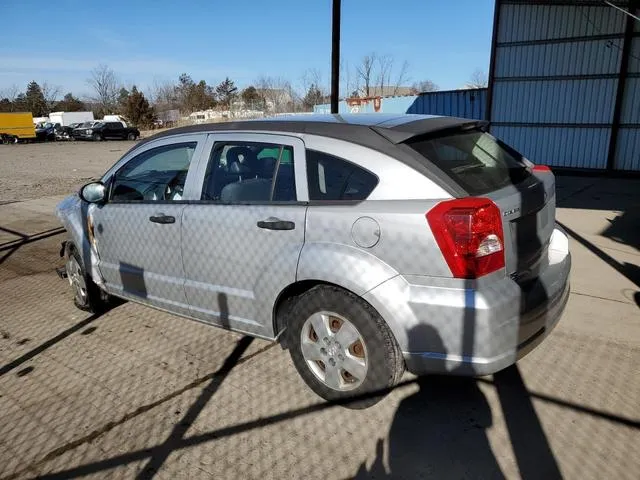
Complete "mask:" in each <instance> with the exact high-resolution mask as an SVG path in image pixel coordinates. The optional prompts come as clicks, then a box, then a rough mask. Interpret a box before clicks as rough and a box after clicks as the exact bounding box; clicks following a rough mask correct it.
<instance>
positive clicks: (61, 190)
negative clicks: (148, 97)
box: [0, 141, 135, 204]
mask: <svg viewBox="0 0 640 480" xmlns="http://www.w3.org/2000/svg"><path fill="white" fill-rule="evenodd" d="M133 145H135V142H128V141H109V142H96V143H93V142H55V143H54V142H51V143H35V144H19V145H0V178H2V188H1V189H0V204H3V203H10V202H15V201H22V200H29V199H33V198H39V197H46V196H50V195H63V194H65V193H71V192H73V191H74V190H77V189H78V188H79V187H80V186H82V185H83V184H84V183H87V182H89V181H91V180H92V179H93V178H97V177H100V176H101V175H102V174H103V173H104V172H106V171H107V170H108V169H109V167H111V166H112V165H113V164H114V163H115V162H116V161H118V159H120V157H122V155H124V154H125V153H126V152H127V151H128V150H129V149H130V148H131V147H132V146H133Z"/></svg>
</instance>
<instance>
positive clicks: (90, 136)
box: [73, 122, 140, 141]
mask: <svg viewBox="0 0 640 480" xmlns="http://www.w3.org/2000/svg"><path fill="white" fill-rule="evenodd" d="M139 136H140V131H139V130H138V129H137V128H135V127H125V126H124V125H123V124H122V123H121V122H96V123H94V124H93V125H90V126H88V127H85V126H84V125H83V126H82V127H80V128H76V129H74V130H73V137H74V138H75V139H77V140H96V141H100V140H136V139H137V138H138V137H139Z"/></svg>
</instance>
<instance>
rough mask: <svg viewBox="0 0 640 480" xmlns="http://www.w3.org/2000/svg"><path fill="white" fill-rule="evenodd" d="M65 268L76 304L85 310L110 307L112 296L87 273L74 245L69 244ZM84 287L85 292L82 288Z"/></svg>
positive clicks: (98, 309)
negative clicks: (82, 291) (81, 290)
mask: <svg viewBox="0 0 640 480" xmlns="http://www.w3.org/2000/svg"><path fill="white" fill-rule="evenodd" d="M66 259H67V261H66V263H65V270H66V272H67V279H68V280H69V284H70V285H71V290H72V292H73V303H74V305H75V306H76V307H77V308H79V309H80V310H83V311H85V312H91V313H102V312H104V311H106V310H107V309H108V308H109V305H110V300H111V298H110V296H109V295H108V294H107V293H106V292H105V291H104V290H102V289H101V288H100V287H98V286H97V285H96V284H95V283H94V281H93V280H92V279H91V276H90V275H89V274H87V272H86V270H85V268H84V264H83V262H82V259H81V258H80V255H79V254H78V251H77V250H76V249H75V247H74V246H73V245H68V246H67V252H66ZM82 288H83V289H84V294H82V293H81V292H80V289H82Z"/></svg>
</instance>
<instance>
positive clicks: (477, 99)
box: [313, 88, 487, 120]
mask: <svg viewBox="0 0 640 480" xmlns="http://www.w3.org/2000/svg"><path fill="white" fill-rule="evenodd" d="M349 103H353V102H347V101H345V100H341V101H340V103H339V104H338V112H339V113H374V112H382V113H419V114H424V115H447V116H452V117H462V118H472V119H477V120H482V119H484V118H485V113H486V104H487V89H486V88H478V89H470V90H448V91H441V92H426V93H421V94H419V95H408V96H403V97H384V98H381V99H380V105H379V108H378V109H377V110H376V108H375V105H374V101H373V100H366V101H361V102H360V105H349ZM313 111H314V113H329V112H331V105H330V104H324V105H316V106H315V107H314V109H313Z"/></svg>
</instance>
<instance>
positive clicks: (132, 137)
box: [127, 132, 137, 141]
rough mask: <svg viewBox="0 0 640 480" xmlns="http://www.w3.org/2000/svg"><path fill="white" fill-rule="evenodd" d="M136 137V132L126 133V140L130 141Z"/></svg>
mask: <svg viewBox="0 0 640 480" xmlns="http://www.w3.org/2000/svg"><path fill="white" fill-rule="evenodd" d="M136 138H137V137H136V134H135V133H133V132H131V133H130V134H129V135H127V140H131V141H133V140H135V139H136Z"/></svg>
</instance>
